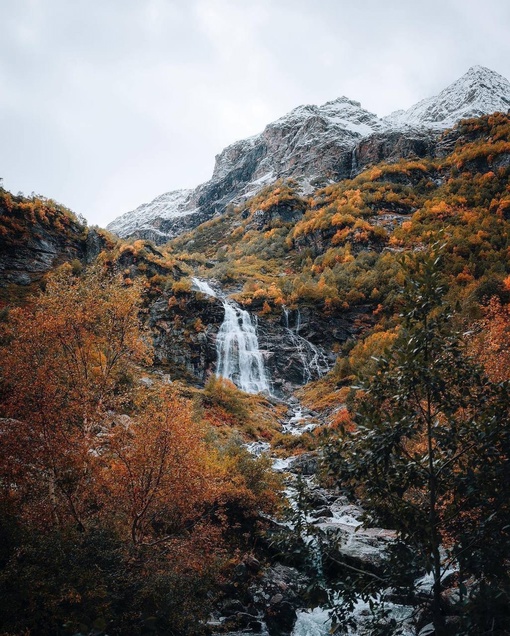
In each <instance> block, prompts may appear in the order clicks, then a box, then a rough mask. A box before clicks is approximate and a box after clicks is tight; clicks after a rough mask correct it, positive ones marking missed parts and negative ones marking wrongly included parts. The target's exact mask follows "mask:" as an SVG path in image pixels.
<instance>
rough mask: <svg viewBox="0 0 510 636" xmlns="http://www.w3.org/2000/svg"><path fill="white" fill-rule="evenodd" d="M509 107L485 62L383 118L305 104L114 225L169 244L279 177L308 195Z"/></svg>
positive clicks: (357, 108) (345, 103) (433, 146)
mask: <svg viewBox="0 0 510 636" xmlns="http://www.w3.org/2000/svg"><path fill="white" fill-rule="evenodd" d="M509 107H510V83H509V82H508V81H507V80H506V79H505V78H504V77H502V76H500V75H498V74H497V73H494V72H493V71H491V70H489V69H486V68H483V67H479V66H477V67H473V68H471V69H469V71H468V72H467V73H466V74H465V75H463V76H462V77H461V78H460V79H459V80H457V81H456V82H454V83H453V84H451V85H450V86H448V87H447V88H446V89H445V90H443V91H442V92H441V93H439V95H437V96H436V97H431V98H429V99H426V100H423V101H421V102H419V103H418V104H416V105H415V106H413V107H411V108H410V109H408V110H407V111H397V112H395V113H392V114H391V115H389V116H388V117H385V118H382V119H380V118H379V117H377V115H374V114H373V113H370V112H368V111H366V110H364V109H363V108H362V107H361V105H360V104H359V102H355V101H353V100H350V99H348V98H346V97H340V98H338V99H336V100H333V101H330V102H327V103H326V104H323V105H322V106H299V107H298V108H295V109H294V110H292V111H291V112H290V113H288V114H287V115H285V116H283V117H281V118H280V119H278V120H277V121H275V122H273V123H271V124H269V125H268V126H267V127H266V128H265V129H264V130H263V131H262V132H261V133H260V134H258V135H255V136H254V137H250V138H249V139H243V140H241V141H237V142H235V143H234V144H232V145H230V146H228V147H227V148H225V149H224V150H223V151H222V152H221V153H220V154H219V155H218V156H217V157H216V164H215V167H214V172H213V175H212V178H211V180H210V181H207V182H206V183H204V184H202V185H200V186H198V187H197V188H196V189H195V190H176V191H173V192H167V193H165V194H163V195H161V196H159V197H157V198H156V199H154V201H152V202H150V203H146V204H143V205H141V206H140V207H138V208H137V209H136V210H134V211H132V212H127V213H126V214H124V215H122V216H121V217H119V218H118V219H116V220H115V221H113V222H112V223H110V225H108V229H109V230H111V231H112V232H114V233H116V234H118V235H119V236H120V237H128V236H134V237H138V238H144V239H150V240H153V241H154V242H156V243H165V242H166V241H168V240H169V239H170V238H173V237H175V236H178V235H180V234H182V233H183V232H187V231H190V230H192V229H194V228H195V227H197V226H198V225H200V224H201V223H203V222H204V221H207V220H208V219H210V218H212V217H214V216H215V215H219V214H222V213H223V212H224V211H225V209H226V208H227V206H228V205H231V204H238V203H240V202H241V201H243V200H246V199H247V198H249V197H251V196H253V195H255V194H256V193H257V192H259V191H260V190H261V188H262V187H264V186H266V185H269V184H271V183H273V182H275V181H276V180H277V179H288V178H292V179H295V180H296V181H297V183H298V185H299V187H300V188H301V191H302V193H304V194H307V193H310V192H312V191H313V190H314V189H315V188H317V187H319V186H323V185H326V184H328V183H331V182H332V181H338V180H340V179H343V178H348V177H352V176H355V175H356V174H358V173H359V172H360V171H361V170H363V169H364V168H365V167H366V166H367V165H369V164H371V163H376V162H378V161H381V160H387V161H395V160H397V159H399V158H402V157H403V158H408V157H409V158H411V157H413V158H414V157H423V156H425V155H434V154H435V153H436V152H438V149H437V144H438V140H439V138H440V135H441V133H442V132H443V131H444V130H445V129H447V128H449V127H451V126H454V125H455V123H456V122H458V121H459V120H460V119H462V118H465V117H475V116H479V115H482V114H489V113H492V112H495V111H498V110H499V111H504V112H506V111H507V110H508V108H509Z"/></svg>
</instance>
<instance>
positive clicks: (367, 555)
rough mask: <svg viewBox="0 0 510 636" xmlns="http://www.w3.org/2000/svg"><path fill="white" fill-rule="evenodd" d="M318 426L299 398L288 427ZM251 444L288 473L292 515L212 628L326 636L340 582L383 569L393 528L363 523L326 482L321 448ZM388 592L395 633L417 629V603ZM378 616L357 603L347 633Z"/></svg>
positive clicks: (273, 532) (243, 567)
mask: <svg viewBox="0 0 510 636" xmlns="http://www.w3.org/2000/svg"><path fill="white" fill-rule="evenodd" d="M316 425H317V421H316V419H315V417H314V414H313V413H311V412H309V411H307V410H306V409H304V408H303V407H301V405H300V404H299V403H298V402H297V400H295V399H293V400H292V403H291V406H290V408H289V411H288V413H287V417H286V418H285V421H284V422H283V423H282V431H283V432H286V433H289V434H292V435H300V434H302V433H304V432H305V431H308V430H310V429H311V428H313V427H314V426H316ZM247 448H248V450H250V452H251V453H253V454H254V455H261V454H267V455H269V456H270V457H271V459H272V464H273V470H275V471H277V472H279V473H282V474H283V476H284V481H285V486H286V488H285V493H286V496H287V498H288V502H289V513H288V516H287V518H286V519H285V520H283V521H281V520H278V521H276V520H272V521H271V524H270V525H271V527H270V530H269V532H268V536H267V542H268V546H269V554H270V555H271V556H270V558H266V559H265V560H264V562H262V560H260V561H259V560H258V559H256V558H254V557H249V558H248V559H246V560H245V561H244V562H243V563H241V564H240V565H239V566H238V567H237V568H236V571H235V572H234V580H233V582H232V586H231V589H230V592H231V594H227V597H226V598H225V600H224V601H223V602H222V604H221V605H220V606H219V607H218V610H217V612H216V613H215V615H214V616H213V617H211V621H210V623H209V628H210V629H211V632H212V633H213V634H215V635H216V634H226V635H228V636H237V635H239V634H256V633H258V634H263V635H265V636H326V635H327V634H329V633H331V629H332V620H331V610H332V608H333V606H334V605H335V604H338V603H339V602H340V600H341V599H340V598H339V597H338V593H337V591H336V590H335V587H336V586H335V580H336V579H337V578H338V577H339V576H341V575H342V571H345V570H346V569H347V570H348V571H360V572H372V573H375V574H376V575H377V573H378V572H379V571H380V570H381V566H382V564H383V562H384V560H385V559H386V550H387V548H388V546H389V545H390V544H391V543H392V542H393V541H394V540H395V533H394V532H393V531H392V530H388V529H384V528H374V527H365V526H364V525H363V523H362V520H361V518H362V515H363V510H362V509H361V507H359V506H358V505H353V504H352V503H351V502H350V501H349V500H348V499H347V497H346V496H345V495H344V494H342V493H341V492H338V491H334V490H329V489H327V488H323V487H321V486H320V485H319V483H318V479H317V470H318V463H319V462H318V457H317V455H316V454H314V453H304V454H301V455H297V456H293V457H289V458H286V459H281V458H277V457H274V456H272V454H271V448H270V445H269V443H268V442H265V441H259V442H253V443H251V444H248V445H247ZM266 553H267V552H266ZM386 596H387V597H388V600H386V601H385V603H384V607H385V609H386V610H387V611H388V612H389V614H388V616H389V617H391V618H393V619H394V620H395V621H396V623H397V629H398V631H397V632H395V633H397V634H400V635H401V636H411V635H414V634H416V631H415V630H414V629H413V628H412V626H411V622H410V618H411V616H412V614H413V611H414V608H413V607H411V606H406V605H404V604H400V603H399V602H398V601H396V600H395V594H392V591H391V590H387V594H386ZM390 598H391V599H392V600H391V602H390V600H389V599H390ZM382 600H383V599H381V601H382ZM372 617H373V616H372V612H371V611H370V607H369V604H368V603H365V602H361V601H359V602H357V603H356V604H355V606H354V607H353V610H352V615H351V618H352V619H353V627H351V628H349V631H347V632H344V633H347V634H351V635H357V636H368V635H369V634H373V633H374V632H373V631H371V627H370V623H371V619H372Z"/></svg>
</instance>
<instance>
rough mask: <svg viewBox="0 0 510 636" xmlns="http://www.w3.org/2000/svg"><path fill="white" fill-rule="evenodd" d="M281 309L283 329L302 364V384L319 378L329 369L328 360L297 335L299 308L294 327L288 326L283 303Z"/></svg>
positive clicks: (286, 310)
mask: <svg viewBox="0 0 510 636" xmlns="http://www.w3.org/2000/svg"><path fill="white" fill-rule="evenodd" d="M282 310H283V318H284V327H285V331H286V332H287V334H288V336H289V339H290V341H291V343H292V345H293V346H294V347H295V349H296V352H297V354H298V356H299V358H300V360H301V364H302V365H303V384H307V383H308V382H310V380H312V379H314V378H320V377H321V376H322V375H324V373H326V372H327V371H329V366H330V365H329V362H328V360H327V358H326V356H325V355H324V354H323V353H322V352H321V351H319V349H318V348H317V347H316V346H315V345H313V344H312V343H311V342H310V341H308V340H306V338H303V336H300V335H299V330H300V329H301V312H300V311H299V309H297V310H296V322H295V325H294V328H292V327H291V326H290V322H289V310H288V309H287V307H285V305H283V307H282Z"/></svg>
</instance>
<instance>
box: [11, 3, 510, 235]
mask: <svg viewBox="0 0 510 636" xmlns="http://www.w3.org/2000/svg"><path fill="white" fill-rule="evenodd" d="M0 23H1V25H2V29H1V31H2V35H1V37H0V177H3V179H4V184H3V185H4V187H5V188H7V189H9V190H12V191H13V192H15V193H16V192H18V191H23V192H25V193H26V194H30V193H31V192H36V193H40V194H43V195H45V196H47V197H52V198H54V199H56V200H58V201H60V202H61V203H64V204H65V205H67V206H68V207H70V208H71V209H73V210H74V211H75V212H78V213H80V214H83V215H84V216H85V217H87V219H88V220H89V222H90V223H96V224H98V225H101V226H104V225H106V224H107V223H108V222H109V221H111V220H113V219H114V218H115V217H116V216H119V215H120V214H122V213H124V212H126V211H128V210H130V209H133V208H135V207H137V206H138V205H140V204H141V203H143V202H146V201H150V200H151V199H153V198H154V197H155V196H157V195H159V194H162V193H163V192H167V191H169V190H174V189H178V188H187V187H193V186H196V185H198V184H199V183H201V182H203V181H206V180H207V179H209V178H210V176H211V174H212V169H213V165H214V156H215V155H216V154H217V153H219V152H220V151H221V150H222V148H223V147H224V146H226V145H228V144H229V143H232V142H233V141H236V140H237V139H241V138H243V137H247V136H249V135H253V134H255V133H257V132H259V131H261V130H262V129H263V128H264V127H265V125H266V124H267V123H269V122H270V121H272V120H274V119H277V118H278V117H280V116H281V115H283V114H284V113H286V112H287V111H289V110H291V109H292V108H294V107H295V106H298V105H299V104H321V103H324V102H326V101H328V100H330V99H334V98H335V97H339V96H341V95H346V96H348V97H350V98H352V99H356V100H358V101H361V103H362V105H363V106H364V107H365V108H367V109H368V110H371V111H372V112H375V113H377V114H378V115H386V114H388V113H390V112H391V111H393V110H396V109H398V108H408V107H409V106H411V105H412V104H414V103H415V102H417V101H418V100H420V99H422V98H424V97H429V96H431V95H434V94H436V93H438V92H439V91H440V90H441V89H443V88H444V87H445V86H447V85H448V84H450V83H451V82H452V81H454V80H456V79H457V78H458V77H460V76H461V75H462V74H463V73H464V72H466V71H467V69H468V68H469V67H470V66H472V65H475V64H481V65H482V66H487V67H489V68H491V69H493V70H495V71H497V72H498V73H500V74H502V75H504V76H505V77H507V78H510V37H509V36H510V1H509V0H484V1H483V2H480V1H479V0H440V1H438V0H426V1H425V0H423V1H420V2H413V1H411V0H386V1H385V0H349V1H347V0H0Z"/></svg>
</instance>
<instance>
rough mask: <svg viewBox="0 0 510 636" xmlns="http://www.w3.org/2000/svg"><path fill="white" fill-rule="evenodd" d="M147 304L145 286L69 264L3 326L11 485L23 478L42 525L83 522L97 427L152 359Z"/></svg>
mask: <svg viewBox="0 0 510 636" xmlns="http://www.w3.org/2000/svg"><path fill="white" fill-rule="evenodd" d="M139 302H140V294H139V290H138V289H137V288H136V287H132V288H125V287H124V285H123V284H122V282H120V281H119V280H117V279H115V278H112V277H110V276H109V275H108V274H107V273H104V272H102V271H101V270H100V269H98V268H96V269H92V270H90V271H88V272H87V273H86V274H84V275H83V276H82V277H75V276H73V274H72V270H71V268H70V267H63V268H62V269H61V270H60V271H59V272H57V273H56V274H55V275H53V276H52V277H51V278H50V279H49V281H48V284H47V288H46V291H45V293H43V294H42V295H41V296H40V297H39V298H37V299H36V301H35V302H34V304H33V306H32V307H31V308H18V309H13V310H12V311H11V312H10V314H9V320H8V322H7V324H5V325H4V329H3V333H2V340H3V344H4V346H3V347H1V348H0V373H1V376H0V380H1V385H0V386H1V391H2V397H3V400H2V409H1V414H2V415H3V416H4V417H5V418H8V419H6V423H5V424H4V426H3V429H4V430H3V438H4V444H3V445H2V449H3V450H2V468H3V470H4V471H7V472H8V474H9V477H8V478H4V479H2V485H3V487H5V488H7V487H9V488H10V487H11V486H13V485H14V484H15V485H16V487H15V488H14V489H13V490H12V488H11V490H12V493H14V494H15V496H16V497H18V498H19V499H20V505H21V506H22V507H24V505H25V504H26V507H27V510H28V509H30V511H31V514H32V516H33V518H34V519H38V520H39V522H41V523H43V522H47V521H48V520H49V519H50V518H52V519H53V522H54V523H60V522H62V521H63V518H64V517H66V516H69V515H70V516H71V517H72V518H73V519H74V521H75V523H77V524H78V525H79V526H82V525H83V523H84V515H86V508H87V507H88V506H90V505H91V504H92V502H91V499H90V495H86V494H85V492H86V491H87V489H88V488H89V486H90V485H91V483H90V482H91V479H92V477H91V475H92V471H91V469H90V463H91V461H92V460H93V458H94V454H93V452H92V449H93V446H94V445H95V444H96V441H97V433H98V431H99V430H100V428H101V426H102V425H103V422H104V419H105V416H106V414H107V413H108V411H110V410H114V409H118V408H119V407H120V406H121V405H122V404H123V402H125V401H126V400H127V399H129V390H128V388H129V385H130V383H131V384H132V383H133V374H134V372H135V368H136V364H137V363H140V362H142V361H144V360H147V359H148V357H147V356H148V347H147V345H146V344H145V343H144V342H143V340H142V338H141V332H140V327H139V320H138V311H139ZM4 474H5V472H4ZM12 493H11V494H12ZM28 494H29V495H30V496H28ZM36 511H37V513H36Z"/></svg>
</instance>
